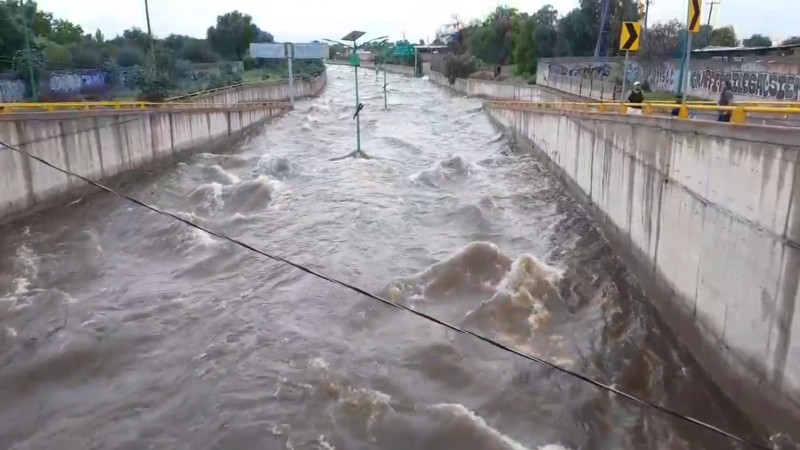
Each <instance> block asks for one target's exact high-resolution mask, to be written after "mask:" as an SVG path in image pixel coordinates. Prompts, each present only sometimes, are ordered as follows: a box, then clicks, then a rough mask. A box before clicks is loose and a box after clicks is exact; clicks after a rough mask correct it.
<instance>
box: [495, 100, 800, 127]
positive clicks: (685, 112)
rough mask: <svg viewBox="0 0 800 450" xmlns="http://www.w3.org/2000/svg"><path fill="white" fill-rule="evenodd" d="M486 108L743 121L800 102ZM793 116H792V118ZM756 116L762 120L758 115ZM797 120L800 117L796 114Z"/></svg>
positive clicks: (787, 112) (790, 111)
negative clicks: (726, 114)
mask: <svg viewBox="0 0 800 450" xmlns="http://www.w3.org/2000/svg"><path fill="white" fill-rule="evenodd" d="M485 104H486V105H488V106H489V107H493V106H494V107H499V108H505V109H515V110H523V111H528V110H541V109H544V110H562V111H563V110H567V111H581V112H593V113H599V114H627V113H628V109H629V108H632V107H637V109H638V108H641V112H642V115H645V116H651V115H657V114H663V113H666V114H668V115H672V112H673V110H675V109H676V108H677V109H678V115H677V118H678V119H681V120H688V119H689V118H690V113H691V112H705V113H709V112H711V113H719V112H721V111H730V113H731V123H735V124H744V123H747V119H748V118H749V117H752V116H751V115H752V114H758V115H775V116H777V117H775V119H780V120H786V119H788V118H789V116H794V115H800V104H798V103H792V104H786V103H785V102H771V103H766V102H751V103H738V104H737V105H736V106H719V105H717V104H716V103H714V102H687V103H685V104H678V103H674V102H673V103H668V102H645V103H620V102H524V101H487V102H485ZM793 118H794V117H793ZM759 119H763V116H762V117H759ZM798 119H799V120H800V117H798Z"/></svg>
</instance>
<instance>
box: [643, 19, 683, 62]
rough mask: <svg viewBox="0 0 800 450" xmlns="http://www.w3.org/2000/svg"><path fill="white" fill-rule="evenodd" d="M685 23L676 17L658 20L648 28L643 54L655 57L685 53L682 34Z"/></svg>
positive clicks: (665, 57) (661, 57) (675, 56)
mask: <svg viewBox="0 0 800 450" xmlns="http://www.w3.org/2000/svg"><path fill="white" fill-rule="evenodd" d="M684 27H685V26H684V24H683V23H682V22H681V21H679V20H676V19H673V20H670V21H669V22H658V23H655V24H653V25H651V26H650V27H649V28H648V29H647V38H646V39H645V41H644V48H643V49H642V56H645V57H648V58H653V59H669V58H678V57H680V55H681V54H683V48H681V42H682V39H681V34H682V33H683V32H684V31H683V29H684Z"/></svg>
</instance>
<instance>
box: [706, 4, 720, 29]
mask: <svg viewBox="0 0 800 450" xmlns="http://www.w3.org/2000/svg"><path fill="white" fill-rule="evenodd" d="M707 3H708V7H709V8H708V23H706V25H707V26H709V27H710V26H711V17H712V15H713V14H714V5H720V4H722V0H710V1H709V2H707Z"/></svg>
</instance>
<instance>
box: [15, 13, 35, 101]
mask: <svg viewBox="0 0 800 450" xmlns="http://www.w3.org/2000/svg"><path fill="white" fill-rule="evenodd" d="M19 5H20V7H21V10H22V25H23V34H24V35H25V60H26V61H27V63H28V76H29V78H30V85H31V97H32V98H33V101H34V102H38V101H39V94H38V93H37V89H36V76H35V74H34V70H33V58H32V54H31V38H30V36H28V15H27V14H26V12H25V9H26V8H25V4H24V3H23V0H19Z"/></svg>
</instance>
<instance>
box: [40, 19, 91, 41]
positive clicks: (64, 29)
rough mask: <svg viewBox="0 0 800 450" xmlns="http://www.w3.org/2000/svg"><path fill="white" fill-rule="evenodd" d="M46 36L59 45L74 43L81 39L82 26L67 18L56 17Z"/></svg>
mask: <svg viewBox="0 0 800 450" xmlns="http://www.w3.org/2000/svg"><path fill="white" fill-rule="evenodd" d="M47 38H48V39H50V40H51V41H53V42H55V43H57V44H61V45H66V44H75V43H78V42H81V41H83V28H81V26H80V25H75V24H74V23H72V22H70V21H68V20H62V19H56V20H54V21H53V22H52V25H51V30H50V34H49V35H48V36H47Z"/></svg>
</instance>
